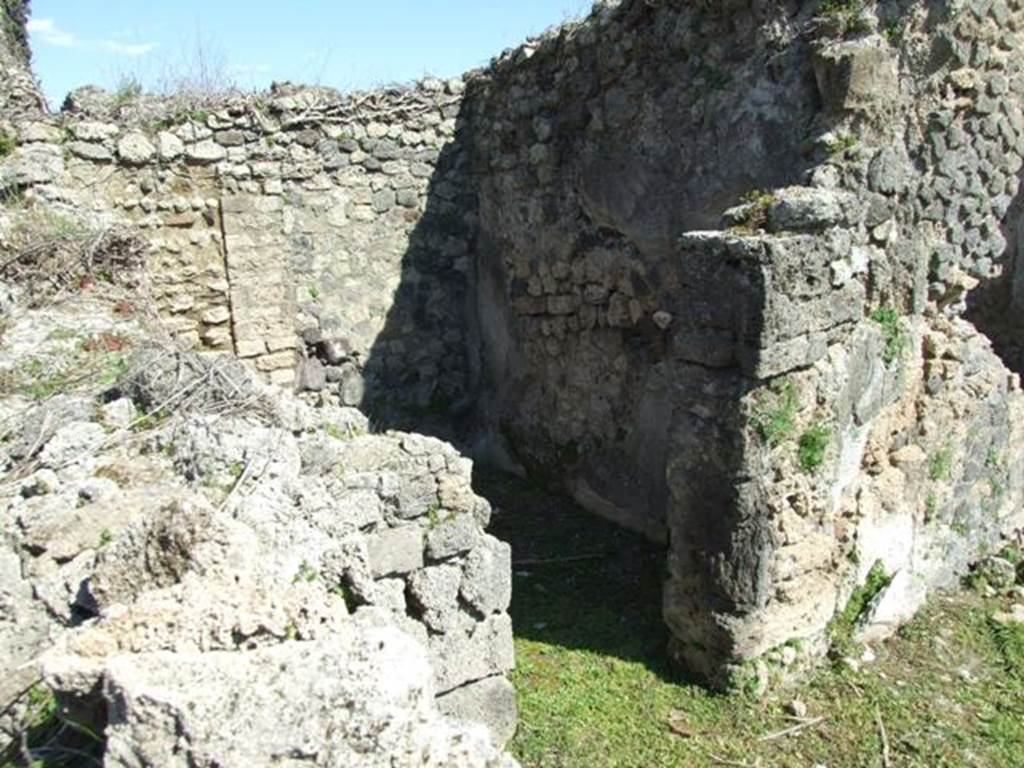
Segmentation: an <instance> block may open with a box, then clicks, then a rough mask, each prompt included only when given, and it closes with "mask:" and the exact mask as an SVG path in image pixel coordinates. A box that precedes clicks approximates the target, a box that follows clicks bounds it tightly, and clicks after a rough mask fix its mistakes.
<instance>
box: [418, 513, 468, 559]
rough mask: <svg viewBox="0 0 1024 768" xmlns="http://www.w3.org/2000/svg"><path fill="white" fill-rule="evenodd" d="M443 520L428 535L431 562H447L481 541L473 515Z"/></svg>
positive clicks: (444, 518)
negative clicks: (446, 560)
mask: <svg viewBox="0 0 1024 768" xmlns="http://www.w3.org/2000/svg"><path fill="white" fill-rule="evenodd" d="M440 514H441V515H442V518H441V519H440V520H439V522H438V523H437V525H435V526H434V528H433V530H431V531H430V532H429V533H428V534H427V556H428V557H429V558H430V559H431V560H445V559H447V558H450V557H455V556H456V555H461V554H462V553H463V552H468V551H469V550H471V549H472V548H473V547H475V546H476V544H477V542H479V540H480V529H479V527H478V526H477V523H476V519H475V518H474V517H473V515H472V514H459V515H453V516H452V517H444V515H445V512H444V511H442V512H441V513H440Z"/></svg>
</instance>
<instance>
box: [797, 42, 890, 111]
mask: <svg viewBox="0 0 1024 768" xmlns="http://www.w3.org/2000/svg"><path fill="white" fill-rule="evenodd" d="M813 64H814V75H815V78H816V79H817V82H818V91H819V92H820V93H821V98H822V101H824V102H825V105H826V106H827V107H828V108H829V109H831V110H834V111H844V110H855V111H868V110H874V109H878V108H880V107H883V106H885V107H893V106H895V105H896V103H897V102H898V101H899V79H898V76H897V69H896V59H895V58H894V55H893V51H892V49H891V48H890V47H889V46H888V44H886V42H885V41H884V40H883V39H882V38H881V37H879V36H877V35H876V36H872V37H868V38H863V39H860V40H851V41H843V42H839V43H833V44H831V45H827V46H825V47H823V48H819V49H818V50H817V51H816V52H815V56H814V60H813Z"/></svg>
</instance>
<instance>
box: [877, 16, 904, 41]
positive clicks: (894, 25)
mask: <svg viewBox="0 0 1024 768" xmlns="http://www.w3.org/2000/svg"><path fill="white" fill-rule="evenodd" d="M906 32H907V27H906V24H904V23H903V21H902V20H899V19H898V20H896V21H891V22H889V23H888V24H886V25H885V29H883V30H882V34H883V35H884V36H885V39H886V40H888V41H889V42H890V43H891V44H892V45H900V44H902V43H903V37H904V35H905V34H906Z"/></svg>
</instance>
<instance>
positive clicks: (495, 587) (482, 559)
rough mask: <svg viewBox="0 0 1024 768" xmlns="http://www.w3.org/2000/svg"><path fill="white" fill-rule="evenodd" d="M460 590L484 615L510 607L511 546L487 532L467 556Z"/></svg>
mask: <svg viewBox="0 0 1024 768" xmlns="http://www.w3.org/2000/svg"><path fill="white" fill-rule="evenodd" d="M459 594H460V595H461V596H462V599H463V600H465V601H466V602H467V603H469V604H470V605H472V606H473V607H474V608H475V609H476V610H478V611H479V612H480V613H482V614H484V615H485V616H486V615H488V614H491V613H500V612H502V611H505V610H507V609H508V606H509V603H510V602H511V600H512V547H510V546H509V545H508V544H506V543H505V542H502V541H499V540H498V539H496V538H494V537H493V536H486V535H485V536H484V537H483V541H482V542H481V543H480V544H479V545H478V546H477V547H476V548H474V549H473V550H472V551H471V552H470V553H469V555H467V556H466V563H465V565H464V566H463V570H462V582H461V585H460V587H459Z"/></svg>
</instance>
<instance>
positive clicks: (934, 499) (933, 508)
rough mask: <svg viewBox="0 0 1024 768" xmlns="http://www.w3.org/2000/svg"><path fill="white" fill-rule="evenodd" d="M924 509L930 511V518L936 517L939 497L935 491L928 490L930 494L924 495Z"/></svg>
mask: <svg viewBox="0 0 1024 768" xmlns="http://www.w3.org/2000/svg"><path fill="white" fill-rule="evenodd" d="M924 509H925V512H927V513H928V519H931V518H933V517H935V513H936V512H938V510H939V497H938V496H937V495H936V493H935V491H928V495H926V496H925V497H924Z"/></svg>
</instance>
